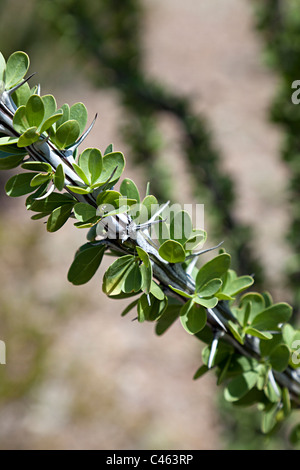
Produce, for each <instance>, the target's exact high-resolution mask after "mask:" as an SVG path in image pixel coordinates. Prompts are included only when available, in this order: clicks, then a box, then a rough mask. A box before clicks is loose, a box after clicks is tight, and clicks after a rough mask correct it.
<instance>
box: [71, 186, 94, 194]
mask: <svg viewBox="0 0 300 470" xmlns="http://www.w3.org/2000/svg"><path fill="white" fill-rule="evenodd" d="M66 187H67V188H68V189H69V190H70V191H72V193H75V194H90V192H91V190H90V189H89V188H88V187H87V188H86V187H81V186H72V185H71V184H68V185H67V186H66Z"/></svg>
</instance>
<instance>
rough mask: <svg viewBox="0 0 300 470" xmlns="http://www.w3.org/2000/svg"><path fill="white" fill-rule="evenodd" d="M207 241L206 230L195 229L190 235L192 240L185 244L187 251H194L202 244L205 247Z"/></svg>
mask: <svg viewBox="0 0 300 470" xmlns="http://www.w3.org/2000/svg"><path fill="white" fill-rule="evenodd" d="M206 239H207V233H206V232H205V230H195V229H193V230H192V233H191V235H190V238H189V239H188V240H187V242H186V243H185V249H186V250H194V249H195V248H196V247H197V246H198V245H200V243H201V246H203V245H204V243H205V241H206Z"/></svg>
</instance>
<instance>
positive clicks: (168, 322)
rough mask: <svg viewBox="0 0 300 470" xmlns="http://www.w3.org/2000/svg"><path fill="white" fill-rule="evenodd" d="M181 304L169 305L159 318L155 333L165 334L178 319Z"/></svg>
mask: <svg viewBox="0 0 300 470" xmlns="http://www.w3.org/2000/svg"><path fill="white" fill-rule="evenodd" d="M180 308H181V305H168V306H167V308H166V309H165V311H164V313H163V314H162V316H161V317H160V318H159V319H158V321H157V323H156V327H155V333H156V334H157V335H158V336H161V335H163V334H164V333H165V332H166V331H167V330H168V329H169V328H170V327H171V326H172V325H173V323H174V322H175V321H176V320H177V318H178V317H179V314H180Z"/></svg>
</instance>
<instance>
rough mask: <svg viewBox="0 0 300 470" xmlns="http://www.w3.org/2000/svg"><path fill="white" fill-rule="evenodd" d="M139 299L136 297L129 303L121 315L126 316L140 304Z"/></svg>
mask: <svg viewBox="0 0 300 470" xmlns="http://www.w3.org/2000/svg"><path fill="white" fill-rule="evenodd" d="M138 301H139V299H135V300H134V301H133V302H131V303H130V304H129V305H127V307H125V308H124V310H123V312H122V313H121V317H125V315H127V313H129V312H130V311H131V310H132V309H133V308H134V307H135V306H136V305H137V304H138Z"/></svg>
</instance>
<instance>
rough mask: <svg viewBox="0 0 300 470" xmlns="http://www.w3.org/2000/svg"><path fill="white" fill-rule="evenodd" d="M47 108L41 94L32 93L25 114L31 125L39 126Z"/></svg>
mask: <svg viewBox="0 0 300 470" xmlns="http://www.w3.org/2000/svg"><path fill="white" fill-rule="evenodd" d="M44 114H45V108H44V103H43V100H42V98H41V97H40V96H39V95H31V96H30V98H29V100H28V101H27V104H26V108H25V116H26V119H27V122H28V124H29V127H39V126H40V124H41V123H42V122H43V119H44Z"/></svg>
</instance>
